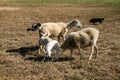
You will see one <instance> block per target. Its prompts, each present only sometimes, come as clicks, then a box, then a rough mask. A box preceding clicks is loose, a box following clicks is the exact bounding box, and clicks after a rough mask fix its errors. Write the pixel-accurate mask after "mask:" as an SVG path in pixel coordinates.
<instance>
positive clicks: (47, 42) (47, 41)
mask: <svg viewBox="0 0 120 80" xmlns="http://www.w3.org/2000/svg"><path fill="white" fill-rule="evenodd" d="M39 44H44V46H45V47H44V53H45V57H44V59H43V60H42V61H45V59H46V57H47V56H48V57H51V53H52V52H51V50H53V49H54V50H56V53H57V54H59V52H60V44H59V42H58V41H57V40H52V39H51V38H48V37H41V38H40V40H39ZM39 50H40V48H39ZM56 58H57V59H58V55H57V57H56ZM52 60H53V58H52Z"/></svg>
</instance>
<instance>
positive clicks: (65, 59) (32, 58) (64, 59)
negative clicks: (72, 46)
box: [25, 56, 74, 62]
mask: <svg viewBox="0 0 120 80" xmlns="http://www.w3.org/2000/svg"><path fill="white" fill-rule="evenodd" d="M43 58H44V56H39V57H38V56H32V57H28V58H26V59H25V60H30V61H35V62H36V61H41V62H42V60H43ZM70 60H74V58H71V59H70V58H69V57H60V58H59V59H58V60H55V61H53V62H62V61H70ZM44 62H52V59H51V58H48V57H47V58H46V60H45V61H44Z"/></svg>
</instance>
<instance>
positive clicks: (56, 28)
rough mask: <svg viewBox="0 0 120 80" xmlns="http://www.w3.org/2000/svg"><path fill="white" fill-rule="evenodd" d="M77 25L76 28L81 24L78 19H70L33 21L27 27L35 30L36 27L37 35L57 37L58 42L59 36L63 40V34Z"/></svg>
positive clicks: (80, 26)
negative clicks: (29, 26) (66, 21)
mask: <svg viewBox="0 0 120 80" xmlns="http://www.w3.org/2000/svg"><path fill="white" fill-rule="evenodd" d="M74 26H77V27H78V28H82V24H81V23H80V21H79V20H78V19H76V20H72V21H70V22H68V23H64V22H58V23H53V22H49V23H43V24H40V23H34V24H33V25H32V27H31V28H28V29H27V30H28V31H35V30H36V29H38V31H39V36H40V37H41V36H46V37H52V36H54V37H58V41H59V42H60V37H62V39H63V40H65V36H66V34H67V32H68V30H70V29H71V28H73V27H74Z"/></svg>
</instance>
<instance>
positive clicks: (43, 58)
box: [42, 53, 47, 62]
mask: <svg viewBox="0 0 120 80" xmlns="http://www.w3.org/2000/svg"><path fill="white" fill-rule="evenodd" d="M46 57H47V53H46V54H45V57H44V58H43V59H42V62H44V61H45V59H46Z"/></svg>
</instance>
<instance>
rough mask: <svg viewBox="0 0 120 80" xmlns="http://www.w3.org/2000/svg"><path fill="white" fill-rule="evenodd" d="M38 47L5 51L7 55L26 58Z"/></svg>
mask: <svg viewBox="0 0 120 80" xmlns="http://www.w3.org/2000/svg"><path fill="white" fill-rule="evenodd" d="M38 49H39V47H38V46H32V47H20V48H18V49H10V50H6V52H9V53H16V52H17V53H19V54H20V55H22V56H26V55H27V54H30V53H31V52H33V51H36V50H38Z"/></svg>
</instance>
